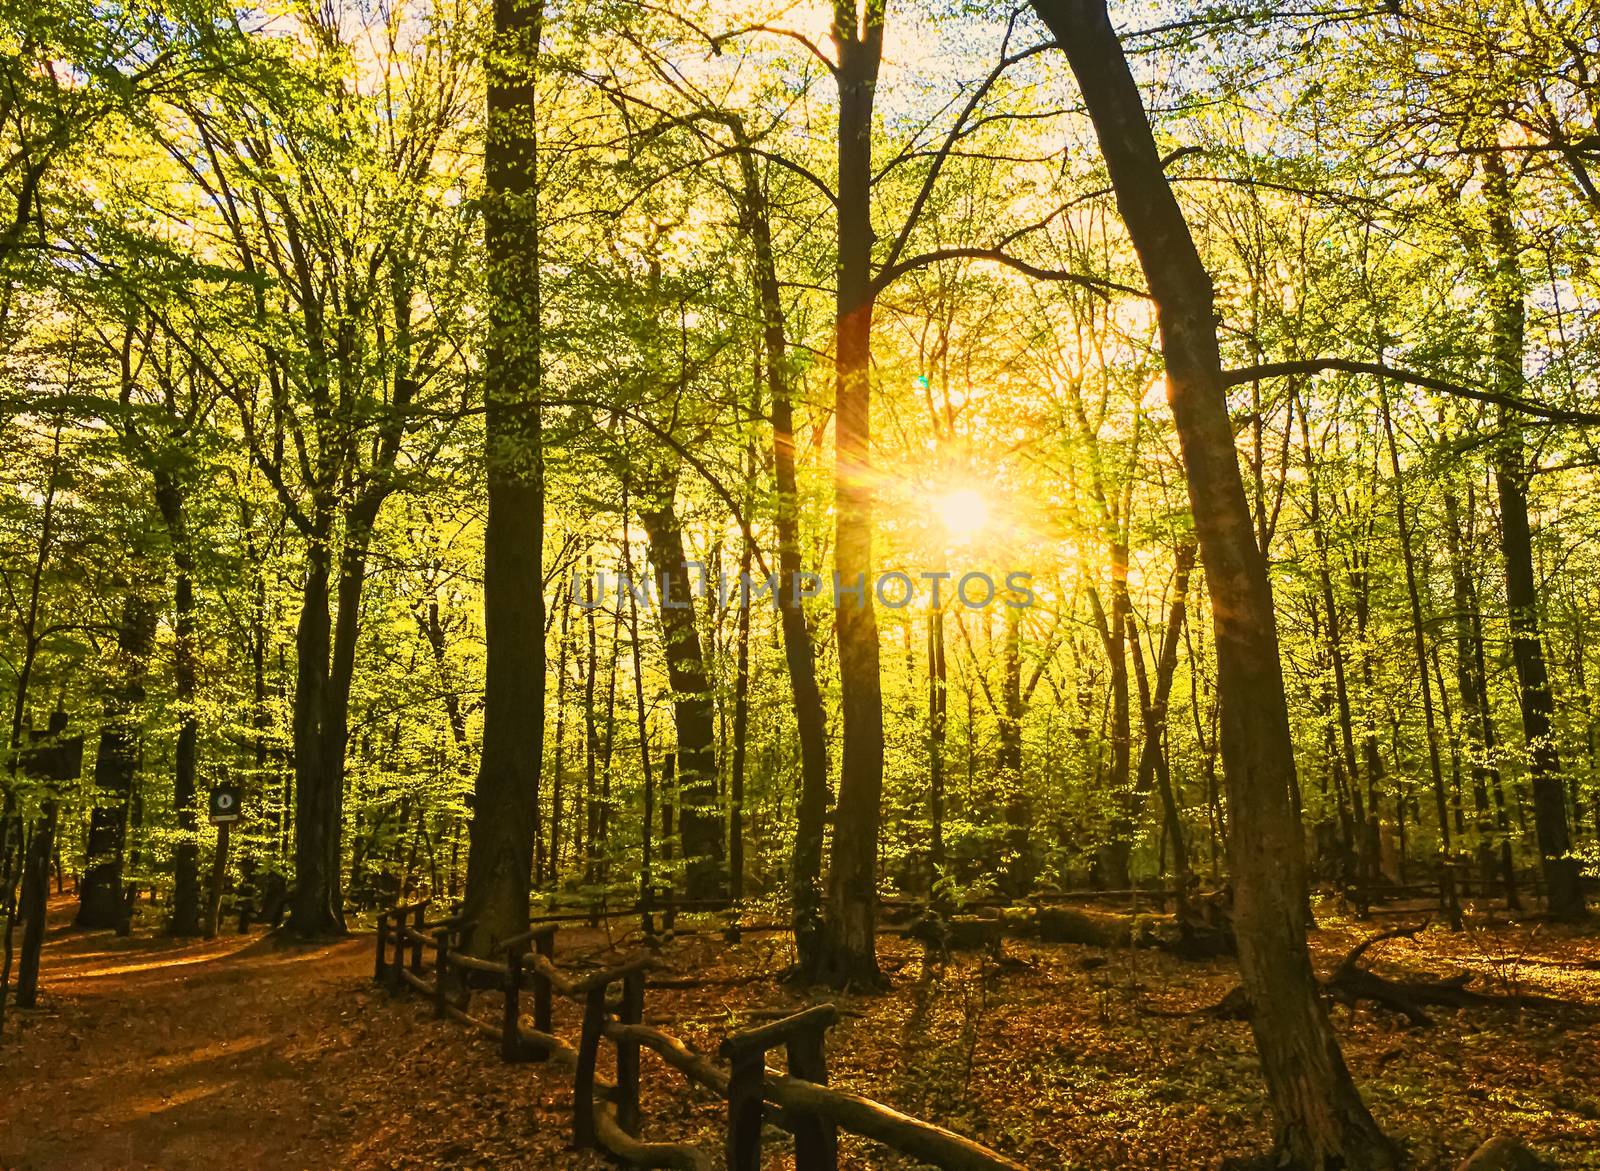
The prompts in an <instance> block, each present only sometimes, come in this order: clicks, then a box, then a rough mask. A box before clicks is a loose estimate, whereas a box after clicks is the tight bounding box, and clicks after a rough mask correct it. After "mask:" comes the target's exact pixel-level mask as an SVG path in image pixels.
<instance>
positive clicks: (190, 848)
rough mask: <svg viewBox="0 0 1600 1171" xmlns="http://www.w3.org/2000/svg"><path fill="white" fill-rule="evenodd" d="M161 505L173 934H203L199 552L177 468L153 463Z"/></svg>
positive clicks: (157, 504) (158, 501)
mask: <svg viewBox="0 0 1600 1171" xmlns="http://www.w3.org/2000/svg"><path fill="white" fill-rule="evenodd" d="M153 475H154V477H155V498H156V506H157V507H158V508H159V509H160V511H161V519H162V521H163V522H164V523H165V525H166V529H167V540H168V542H169V543H170V544H171V546H172V564H173V568H174V570H175V580H174V582H173V591H172V592H173V603H172V610H173V633H174V635H175V638H174V642H173V654H172V679H173V690H174V692H175V698H176V699H177V706H178V742H177V745H176V747H175V749H174V752H173V769H172V806H173V808H174V809H175V810H176V811H177V815H178V844H177V847H176V848H175V849H174V850H173V852H172V870H173V875H172V877H173V889H172V918H171V919H170V920H169V921H168V923H167V931H168V933H169V934H172V935H178V936H189V935H199V934H200V931H201V923H200V843H199V841H198V840H197V839H196V836H195V835H196V831H197V830H198V828H199V824H198V820H197V818H196V816H195V768H196V765H197V764H198V760H197V756H198V753H199V743H198V741H199V737H200V719H199V713H198V712H197V711H196V708H195V701H196V698H197V695H196V692H197V680H196V664H195V658H196V650H197V648H196V646H195V629H194V610H195V606H194V554H193V551H192V550H191V549H190V548H189V526H188V517H187V515H186V509H185V507H184V498H183V491H182V489H181V488H180V487H179V485H178V483H177V481H176V479H175V478H174V477H173V476H172V474H171V473H170V472H168V471H166V470H164V469H161V468H156V469H153Z"/></svg>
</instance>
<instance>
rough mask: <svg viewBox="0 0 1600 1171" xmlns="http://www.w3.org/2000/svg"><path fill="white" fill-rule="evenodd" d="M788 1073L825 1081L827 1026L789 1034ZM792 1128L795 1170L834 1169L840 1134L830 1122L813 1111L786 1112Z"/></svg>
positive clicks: (827, 1170)
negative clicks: (808, 1112) (801, 1112)
mask: <svg viewBox="0 0 1600 1171" xmlns="http://www.w3.org/2000/svg"><path fill="white" fill-rule="evenodd" d="M787 1048H788V1056H789V1076H790V1077H795V1078H800V1079H802V1080H804V1081H808V1082H814V1083H815V1084H817V1085H819V1086H825V1085H827V1084H828V1058H827V1026H826V1025H818V1026H817V1027H815V1028H811V1029H805V1030H803V1031H801V1032H798V1033H796V1034H795V1035H794V1036H792V1037H790V1038H789V1042H788V1046H787ZM785 1122H787V1124H788V1126H789V1129H790V1130H792V1131H793V1132H794V1171H837V1168H838V1166H839V1137H838V1133H837V1131H836V1130H835V1129H834V1125H833V1123H831V1122H829V1121H828V1120H827V1119H825V1118H822V1117H821V1116H819V1115H816V1114H798V1113H795V1112H789V1114H788V1116H787V1117H786V1118H785Z"/></svg>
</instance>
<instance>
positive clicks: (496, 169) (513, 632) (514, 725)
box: [464, 0, 545, 956]
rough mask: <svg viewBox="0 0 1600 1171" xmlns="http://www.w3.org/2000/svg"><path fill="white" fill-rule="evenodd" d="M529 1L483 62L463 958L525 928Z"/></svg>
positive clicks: (530, 668) (497, 9) (538, 662)
mask: <svg viewBox="0 0 1600 1171" xmlns="http://www.w3.org/2000/svg"><path fill="white" fill-rule="evenodd" d="M543 18H544V8H543V4H542V2H541V0H495V4H494V43H493V45H492V46H491V49H492V51H491V53H490V54H489V57H488V65H489V69H488V72H489V88H488V105H489V120H488V142H487V144H486V146H485V154H484V178H485V181H486V184H487V187H488V198H487V200H486V202H485V207H484V235H485V242H486V246H487V254H488V288H489V312H490V322H489V348H488V353H487V356H486V359H485V373H484V396H485V403H486V406H487V413H486V415H485V443H486V450H485V464H486V474H487V480H488V497H489V510H488V520H487V522H486V524H485V527H484V590H483V617H484V639H485V645H486V648H487V670H486V673H485V680H484V682H485V688H484V716H483V756H482V760H481V762H480V767H479V772H478V781H477V785H476V786H475V788H474V791H473V807H472V822H471V825H470V827H469V831H468V839H469V842H468V850H467V888H466V905H465V908H464V910H465V913H466V915H467V917H468V918H469V919H471V920H472V923H473V927H472V937H471V941H470V946H471V949H472V951H473V952H474V953H476V954H477V955H479V956H488V955H490V954H492V953H493V951H494V949H495V948H496V946H497V945H498V944H499V942H500V940H502V939H507V938H509V937H511V936H513V935H517V934H520V933H521V932H523V931H525V930H526V929H527V926H528V886H529V880H530V878H531V874H532V868H533V844H534V838H535V836H536V835H537V834H538V830H539V779H540V776H539V774H540V765H541V760H540V755H541V750H542V746H543V743H544V688H545V679H544V595H543V593H542V590H543V564H544V552H543V541H544V461H543V450H542V435H541V430H540V418H539V390H540V381H541V373H540V346H539V300H540V292H539V220H538V209H537V206H536V205H537V173H538V166H537V162H538V151H537V139H536V135H535V123H534V117H535V108H534V73H535V68H536V65H537V62H538V54H539V36H540V31H541V26H542V24H543Z"/></svg>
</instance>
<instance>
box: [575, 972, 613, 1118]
mask: <svg viewBox="0 0 1600 1171" xmlns="http://www.w3.org/2000/svg"><path fill="white" fill-rule="evenodd" d="M605 1020H606V988H605V985H603V984H601V985H597V986H596V987H594V988H591V989H589V992H588V995H587V996H585V997H584V1002H583V1032H582V1034H581V1035H580V1036H579V1038H578V1072H577V1077H576V1080H575V1081H574V1083H573V1087H572V1142H573V1145H574V1146H576V1147H577V1148H578V1149H579V1150H587V1149H589V1148H592V1147H593V1146H595V1134H594V1067H595V1059H596V1057H597V1056H598V1055H599V1052H600V1031H601V1029H603V1028H604V1027H605Z"/></svg>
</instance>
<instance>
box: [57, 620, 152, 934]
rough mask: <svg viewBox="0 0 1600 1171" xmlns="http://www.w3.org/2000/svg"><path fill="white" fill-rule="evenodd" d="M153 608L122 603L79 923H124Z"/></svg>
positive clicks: (97, 756) (97, 760)
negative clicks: (127, 851)
mask: <svg viewBox="0 0 1600 1171" xmlns="http://www.w3.org/2000/svg"><path fill="white" fill-rule="evenodd" d="M155 637H156V614H155V609H154V608H153V607H152V606H151V605H150V604H149V603H148V602H147V601H145V600H144V599H143V598H141V597H139V596H138V595H137V594H132V593H130V594H129V595H128V596H127V597H126V598H125V599H124V600H123V603H122V621H121V622H120V623H119V624H118V628H117V664H116V676H115V678H116V683H115V684H114V686H113V687H112V688H111V690H110V692H109V694H107V696H106V701H105V717H104V723H103V724H102V725H101V729H100V745H99V747H98V748H97V749H96V751H95V758H94V784H95V803H94V808H93V810H91V811H90V814H89V844H88V850H87V854H88V861H87V865H86V866H85V868H84V875H83V882H82V884H81V885H80V886H79V888H78V917H77V925H78V926H79V927H120V926H121V925H122V919H123V915H124V908H125V904H124V903H123V899H122V864H123V851H124V846H125V843H126V840H127V833H128V800H129V797H130V796H131V795H132V792H133V774H134V771H135V770H136V769H137V768H138V767H139V729H138V720H137V715H136V713H137V711H138V708H139V705H140V704H142V703H143V702H144V681H145V672H146V671H147V670H148V668H149V664H150V653H151V650H152V649H153V648H154V646H155Z"/></svg>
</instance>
